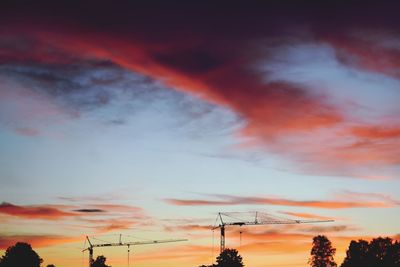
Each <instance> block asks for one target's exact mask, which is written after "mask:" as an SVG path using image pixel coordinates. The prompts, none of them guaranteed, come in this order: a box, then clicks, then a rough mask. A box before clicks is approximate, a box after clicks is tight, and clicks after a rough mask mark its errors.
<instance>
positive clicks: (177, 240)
mask: <svg viewBox="0 0 400 267" xmlns="http://www.w3.org/2000/svg"><path fill="white" fill-rule="evenodd" d="M121 236H122V235H119V242H109V243H100V244H93V243H92V242H91V241H90V239H89V237H88V236H86V240H87V241H88V244H89V246H88V247H87V248H85V249H84V250H82V252H85V251H89V267H91V265H92V263H93V262H94V259H93V248H99V247H120V246H125V247H128V265H129V251H130V250H129V249H130V246H138V245H155V244H162V243H172V242H182V241H188V240H187V239H163V240H149V241H137V242H122V239H121Z"/></svg>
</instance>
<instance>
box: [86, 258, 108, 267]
mask: <svg viewBox="0 0 400 267" xmlns="http://www.w3.org/2000/svg"><path fill="white" fill-rule="evenodd" d="M106 260H107V259H106V257H104V256H103V255H100V256H97V258H96V260H95V261H93V262H92V264H90V267H111V266H109V265H107V264H106Z"/></svg>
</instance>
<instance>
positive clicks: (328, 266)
mask: <svg viewBox="0 0 400 267" xmlns="http://www.w3.org/2000/svg"><path fill="white" fill-rule="evenodd" d="M335 253H336V248H334V247H333V245H332V243H331V241H330V240H329V239H328V238H327V237H326V236H323V235H318V236H315V237H314V238H313V244H312V248H311V252H310V258H309V260H308V263H309V265H310V266H311V267H337V266H338V265H337V263H336V262H335V259H334V256H335ZM42 263H43V259H42V258H40V256H39V255H38V254H37V253H36V252H35V251H34V250H33V249H32V247H31V245H30V244H28V243H23V242H18V243H16V244H15V245H14V246H11V247H9V248H7V250H6V252H5V254H4V255H3V256H2V257H1V258H0V267H41V265H42ZM243 266H244V263H243V258H242V257H241V256H240V255H239V253H238V251H237V250H235V249H225V250H224V251H223V252H221V254H220V255H219V256H218V257H217V258H216V263H214V264H212V265H201V266H200V267H243ZM47 267H55V266H54V265H53V264H49V265H47ZM91 267H111V266H108V265H107V264H106V257H104V256H98V257H97V258H96V260H93V261H92V262H91ZM340 267H400V242H399V241H397V240H393V239H391V238H389V237H386V238H383V237H378V238H374V239H372V240H371V241H369V242H368V241H366V240H362V239H360V240H358V241H354V240H352V241H351V242H350V245H349V247H348V249H347V251H346V257H345V258H344V261H343V263H342V264H341V265H340Z"/></svg>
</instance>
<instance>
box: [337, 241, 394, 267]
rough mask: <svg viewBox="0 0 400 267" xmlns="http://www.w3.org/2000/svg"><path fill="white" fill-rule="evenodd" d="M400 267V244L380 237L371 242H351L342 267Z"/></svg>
mask: <svg viewBox="0 0 400 267" xmlns="http://www.w3.org/2000/svg"><path fill="white" fill-rule="evenodd" d="M352 266H357V267H400V243H399V242H398V241H393V240H392V239H391V238H388V237H386V238H382V237H378V238H375V239H373V240H371V242H367V241H365V240H359V241H351V242H350V245H349V248H348V249H347V252H346V258H345V259H344V261H343V264H342V265H341V267H352Z"/></svg>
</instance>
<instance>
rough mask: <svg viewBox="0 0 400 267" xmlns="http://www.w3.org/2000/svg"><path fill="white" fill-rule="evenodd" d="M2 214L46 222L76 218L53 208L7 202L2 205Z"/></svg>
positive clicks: (0, 209) (69, 213) (0, 206)
mask: <svg viewBox="0 0 400 267" xmlns="http://www.w3.org/2000/svg"><path fill="white" fill-rule="evenodd" d="M0 213H2V214H6V215H11V216H16V217H22V218H29V219H46V220H58V219H61V218H64V217H71V216H76V214H75V213H73V212H67V211H63V210H60V209H57V208H54V207H51V206H17V205H13V204H11V203H7V202H3V203H1V204H0Z"/></svg>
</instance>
